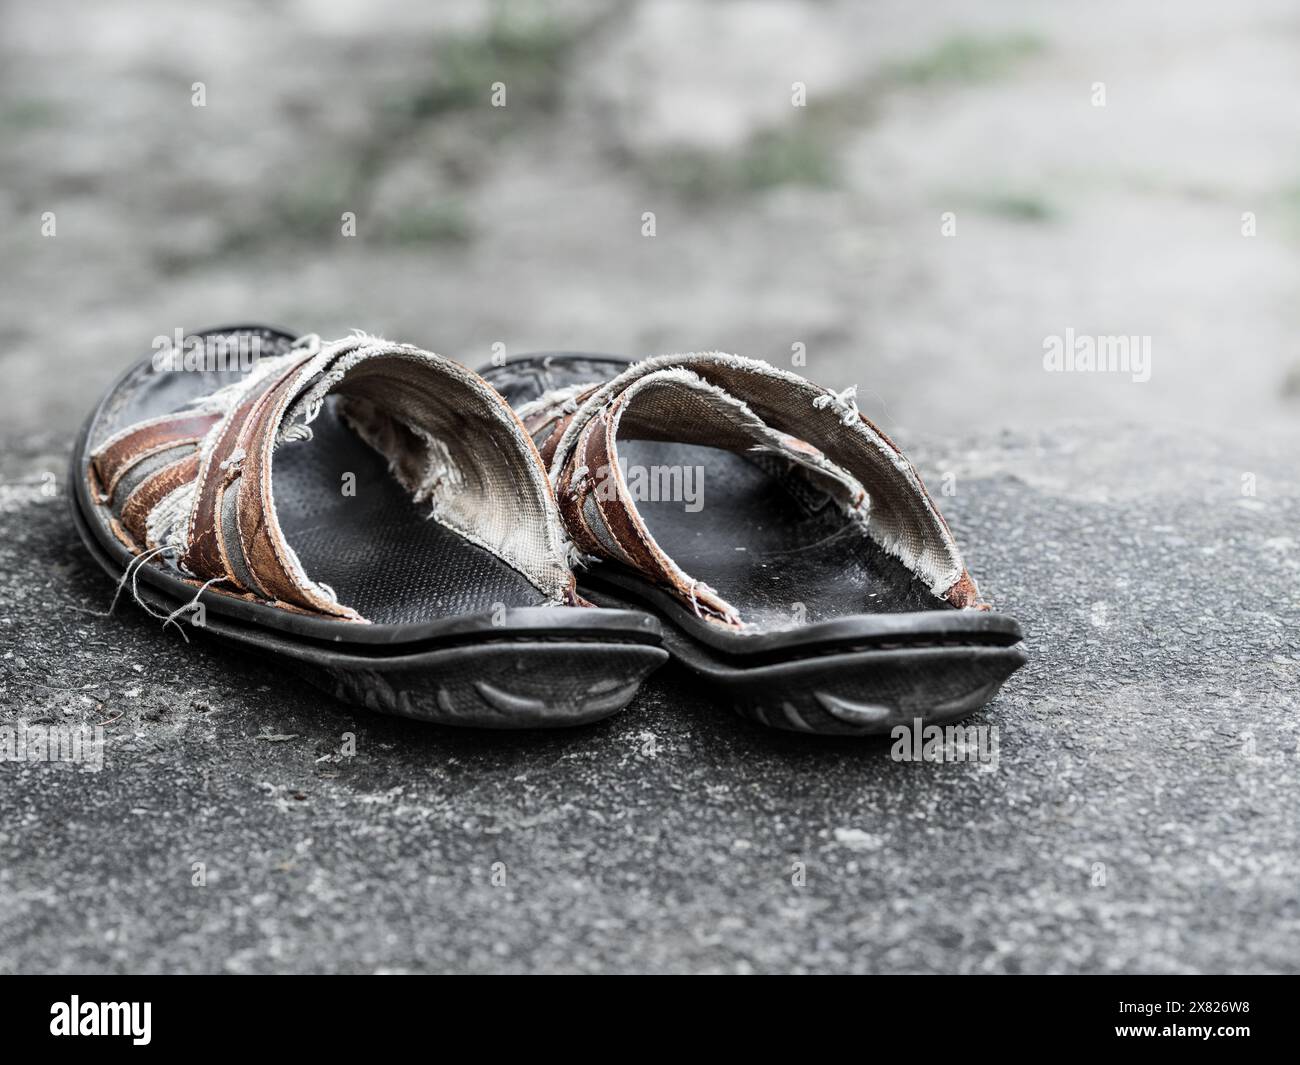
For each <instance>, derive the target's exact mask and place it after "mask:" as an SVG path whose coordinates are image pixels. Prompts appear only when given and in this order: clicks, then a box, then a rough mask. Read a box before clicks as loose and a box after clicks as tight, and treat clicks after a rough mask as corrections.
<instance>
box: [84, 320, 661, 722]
mask: <svg viewBox="0 0 1300 1065" xmlns="http://www.w3.org/2000/svg"><path fill="white" fill-rule="evenodd" d="M237 333H238V334H248V335H253V334H256V335H258V336H259V337H261V338H263V339H264V340H265V341H268V342H270V343H272V344H275V345H281V346H282V345H284V344H286V343H288V342H291V341H292V340H293V334H290V333H288V332H285V331H283V330H278V329H272V328H269V327H264V326H231V327H226V328H222V329H212V330H206V331H204V332H203V333H200V334H196V335H198V336H200V337H202V336H208V335H229V334H237ZM151 365H152V358H151V357H146V358H144V359H141V360H139V361H138V362H136V363H135V364H133V365H132V366H130V367H129V368H128V369H127V370H126V371H124V372H123V373H122V374H121V375H120V376H119V377H118V379H117V380H116V381H115V382H114V383H113V385H112V386H111V387H110V388H109V389H108V390H107V392H106V393H105V395H104V397H103V398H102V399H101V400H100V402H99V403H98V404H97V405H96V407H95V410H94V411H93V412H92V413H91V415H90V417H89V418H87V420H86V422H85V424H84V425H83V427H82V429H81V431H80V433H79V434H78V436H77V440H76V445H75V447H74V449H73V454H72V459H71V463H70V483H71V486H72V488H71V491H70V493H69V496H70V504H71V511H72V517H73V521H74V524H75V526H76V528H77V531H78V533H79V534H80V536H81V539H82V541H83V542H84V543H85V545H86V547H87V548H88V549H89V551H90V553H91V556H92V557H93V558H94V559H95V561H96V562H97V563H98V564H99V565H100V567H101V568H103V569H104V571H105V572H106V573H108V574H109V575H110V576H111V577H113V578H114V579H116V580H117V581H118V582H119V586H120V587H121V586H122V585H123V583H125V584H126V585H129V590H130V591H131V593H132V594H133V595H135V597H136V598H137V599H139V600H140V601H141V602H142V604H143V605H145V606H146V607H147V608H149V609H151V610H152V611H153V612H155V613H156V614H160V615H163V616H166V615H170V614H172V613H173V612H175V611H177V610H181V609H182V608H188V606H189V605H190V604H193V603H202V604H203V608H204V623H203V625H202V626H198V625H195V624H193V622H192V621H191V620H189V619H188V618H187V617H186V616H185V615H187V614H188V613H189V611H188V609H186V610H183V611H182V615H181V616H178V617H177V619H176V621H175V623H176V624H178V625H183V626H184V631H185V632H186V633H187V634H188V633H194V632H202V633H204V634H205V635H209V636H211V637H213V638H214V639H216V640H217V641H220V642H222V643H225V644H228V645H233V646H235V647H238V648H240V649H242V650H245V651H251V652H253V653H255V654H257V655H259V656H261V657H263V658H268V659H270V660H273V661H276V662H279V663H283V664H285V665H287V666H289V667H290V668H291V669H292V670H293V671H294V672H295V673H297V674H298V675H300V676H302V677H303V678H304V679H306V680H307V681H309V682H310V683H312V684H314V685H315V686H317V687H319V688H321V689H323V690H325V691H327V692H329V693H330V694H331V695H334V696H336V697H337V698H339V699H341V700H342V701H344V702H347V703H350V704H353V705H359V706H363V707H365V708H367V709H370V710H375V711H379V712H382V713H387V714H395V715H399V716H403V717H409V718H415V719H418V720H421V721H429V722H434V723H437V724H443V725H456V726H471V727H478V728H497V729H519V728H550V727H557V726H569V725H582V724H586V723H589V722H592V721H596V720H599V719H601V718H604V717H608V716H609V715H611V714H613V713H615V712H617V711H618V710H621V709H622V708H624V707H626V706H627V705H628V703H629V702H631V700H632V698H633V696H634V695H635V694H636V691H637V689H638V688H639V686H640V683H641V681H642V680H643V679H644V678H645V677H646V676H647V675H648V674H649V673H650V672H652V671H653V670H654V669H656V668H657V667H658V666H660V665H661V664H662V663H663V662H664V661H665V660H666V659H667V653H666V651H665V650H664V649H663V648H662V647H661V646H660V641H661V628H660V625H659V623H658V622H657V621H656V620H655V619H654V618H653V617H650V616H649V615H647V614H646V613H645V612H642V611H637V610H595V609H589V608H579V607H553V606H509V607H504V606H502V605H501V604H497V606H496V608H495V609H492V610H486V611H485V610H481V609H480V610H471V611H467V612H463V613H454V614H451V615H450V616H446V617H442V618H438V619H434V620H429V621H423V622H406V623H402V622H397V623H376V624H368V625H362V624H355V623H353V622H347V621H338V620H332V619H328V618H320V617H312V616H308V615H305V614H295V613H292V612H290V611H286V610H283V609H279V608H276V607H273V606H270V605H265V604H261V603H256V602H250V601H247V600H245V599H241V598H237V597H234V596H230V595H226V594H223V593H221V592H219V591H216V590H213V589H207V590H200V588H199V582H194V583H190V582H189V581H186V580H184V579H182V578H181V577H179V576H176V575H173V574H172V573H171V572H169V571H167V570H164V569H162V568H160V567H157V566H153V565H148V564H140V563H139V562H138V561H137V560H138V558H139V556H137V555H136V554H134V553H133V552H132V551H130V550H129V549H128V548H127V547H126V546H125V545H123V544H122V543H120V542H119V541H118V539H117V538H116V537H115V536H114V535H113V533H112V531H111V529H110V528H109V526H108V525H107V522H106V520H105V518H104V516H103V512H102V508H99V507H98V506H97V505H96V503H95V502H94V500H93V499H92V497H91V494H90V487H89V482H88V477H87V471H88V464H89V455H90V450H91V445H92V443H93V442H94V441H95V440H96V438H97V437H102V435H104V434H103V433H102V432H101V431H100V430H101V423H102V421H103V420H104V419H105V418H106V417H109V416H110V415H115V416H117V417H119V418H121V417H122V414H121V410H120V408H121V407H122V405H123V403H124V401H125V400H126V399H127V398H128V397H127V396H126V392H125V388H126V387H128V386H129V383H131V382H132V381H133V380H139V379H140V375H143V374H147V373H149V371H150V370H151ZM213 372H214V371H204V373H205V374H208V373H213ZM151 376H154V377H156V376H157V375H151ZM191 376H192V377H195V378H197V377H198V376H199V374H193V375H190V374H186V375H179V376H177V378H176V380H177V381H184V379H185V378H186V377H191ZM218 376H219V372H218ZM169 386H170V382H164V383H163V384H162V386H161V387H162V389H163V390H164V391H166V389H167V388H168V387H169ZM214 386H215V383H214V381H213V380H210V379H208V380H206V381H205V383H203V384H201V385H200V384H198V383H197V381H195V380H190V381H188V382H186V388H187V389H188V390H189V391H192V392H193V394H194V395H196V396H197V395H201V394H203V392H205V391H208V390H210V389H211V388H212V387H214ZM173 391H175V388H173ZM181 391H184V389H182V390H181ZM178 398H183V397H180V395H179V392H177V393H176V394H174V395H171V396H170V397H169V398H168V400H167V401H166V402H170V403H171V407H170V408H168V409H175V407H176V406H179V405H180V404H179V403H178V402H175V401H176V400H177V399H178ZM136 413H139V412H136ZM119 424H120V422H119ZM354 458H355V461H357V462H361V461H364V459H363V458H360V457H354ZM464 547H465V548H467V549H470V550H473V551H476V552H479V553H480V554H484V553H483V552H481V551H480V549H478V548H475V547H474V546H473V545H469V544H465V545H464ZM453 549H454V548H453ZM476 564H479V565H487V563H483V562H481V561H480V562H477V563H476ZM128 570H130V577H127V576H126V574H127V573H128Z"/></svg>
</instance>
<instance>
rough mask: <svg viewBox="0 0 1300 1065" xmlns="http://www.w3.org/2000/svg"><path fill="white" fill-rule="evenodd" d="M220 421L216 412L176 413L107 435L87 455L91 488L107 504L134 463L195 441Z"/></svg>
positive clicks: (219, 416) (195, 442)
mask: <svg viewBox="0 0 1300 1065" xmlns="http://www.w3.org/2000/svg"><path fill="white" fill-rule="evenodd" d="M220 420H221V415H219V414H196V413H194V412H192V411H190V412H180V413H176V414H164V415H162V416H161V417H158V418H150V419H149V420H148V421H144V422H138V423H136V424H135V425H131V426H128V427H127V428H126V429H124V430H122V432H120V433H117V434H116V435H114V436H112V437H110V438H109V439H108V440H106V441H105V442H104V443H103V444H101V445H100V446H99V447H98V448H97V449H96V451H95V453H94V455H92V456H91V460H90V469H91V475H92V488H93V489H94V490H95V497H96V498H97V499H98V500H99V501H100V502H101V503H111V502H112V501H113V492H114V490H115V489H116V488H117V484H118V482H119V481H120V480H121V479H122V477H123V475H124V474H126V473H127V472H128V471H129V470H130V469H131V468H132V467H133V466H135V465H136V463H138V462H140V461H141V460H143V459H146V458H148V457H149V456H150V455H156V454H158V453H159V452H160V451H166V450H167V449H169V448H173V447H177V446H179V445H182V444H197V443H198V442H199V441H200V440H202V439H203V438H204V437H205V436H206V435H207V434H208V432H209V430H211V428H212V427H213V426H214V425H216V424H217V422H219V421H220Z"/></svg>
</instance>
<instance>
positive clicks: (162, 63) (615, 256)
mask: <svg viewBox="0 0 1300 1065" xmlns="http://www.w3.org/2000/svg"><path fill="white" fill-rule="evenodd" d="M2 19H3V24H2V26H0V173H2V174H3V181H2V182H0V228H2V232H3V234H4V244H3V285H0V324H2V325H3V327H4V337H5V343H4V346H3V348H2V349H0V371H2V372H3V374H4V381H5V387H4V388H3V389H0V419H2V420H3V423H4V426H5V429H6V431H7V432H12V431H15V430H16V431H19V432H27V431H31V430H36V429H48V430H52V431H55V432H63V431H67V432H71V431H72V430H73V429H74V428H75V427H76V425H77V424H78V423H79V422H80V420H81V419H82V418H83V417H84V415H85V414H86V412H87V411H88V409H89V407H90V406H91V404H92V402H93V401H94V400H95V398H96V397H97V396H98V395H99V393H100V392H101V391H102V389H103V388H104V387H105V386H106V385H107V383H108V382H109V381H110V380H111V379H112V378H113V377H114V376H115V375H116V373H117V372H118V371H119V370H120V369H121V368H122V367H123V366H124V365H125V364H126V363H127V362H128V361H129V360H132V359H135V358H137V357H139V356H141V355H144V354H146V353H147V352H148V351H149V345H150V343H151V341H152V338H153V337H155V336H158V335H162V334H168V335H170V334H172V333H173V332H174V331H175V330H176V329H178V328H179V329H182V330H186V331H188V330H197V329H201V328H204V327H207V326H211V325H218V324H228V323H232V322H245V321H252V322H268V323H270V324H277V325H281V326H284V327H286V328H289V329H292V330H297V331H302V332H319V333H321V334H322V335H324V336H326V337H328V336H331V335H335V334H339V333H343V332H346V331H347V330H350V329H352V328H354V327H355V328H364V329H366V330H368V331H371V332H375V333H379V334H382V335H385V336H388V337H390V338H392V339H401V340H409V341H411V342H415V343H418V344H420V345H422V346H425V347H429V348H432V349H434V350H437V351H440V352H442V353H444V354H447V355H451V356H453V357H455V358H457V359H460V360H461V361H463V362H465V363H467V364H469V365H472V366H479V365H482V364H483V363H485V362H487V361H488V359H489V358H490V357H491V355H492V353H493V350H494V347H493V346H494V345H504V351H505V353H506V355H507V356H508V357H512V356H516V355H519V354H521V353H524V352H527V351H529V350H538V349H552V350H555V349H578V350H588V351H615V352H622V353H626V354H635V355H645V354H652V353H656V352H661V351H682V350H694V349H704V348H721V349H724V350H730V351H735V352H739V353H743V354H749V355H754V356H758V357H762V358H766V359H769V360H771V361H773V362H776V363H778V364H781V365H786V366H790V365H792V356H793V355H794V354H795V353H796V352H797V351H803V352H805V353H806V365H804V366H802V367H800V368H801V369H802V371H803V372H805V373H807V375H808V376H811V377H813V378H815V379H817V380H819V381H822V382H824V383H826V384H829V385H832V386H834V387H836V388H842V387H844V386H846V385H849V384H853V383H856V384H858V385H859V388H860V391H859V402H860V405H861V407H862V409H863V410H864V411H865V412H867V413H868V414H869V415H870V416H872V417H873V418H875V419H876V420H877V421H879V422H880V423H881V424H882V425H883V426H884V427H886V428H887V429H891V430H893V431H894V432H906V431H907V430H909V429H916V430H922V429H923V430H925V431H926V432H927V433H930V434H944V433H947V432H949V431H952V432H970V431H973V430H975V429H977V428H980V427H983V426H987V427H991V428H994V429H1000V428H1003V427H1014V428H1033V427H1036V426H1040V425H1044V424H1050V423H1055V422H1059V421H1061V420H1064V419H1080V418H1083V419H1107V420H1112V419H1120V420H1139V421H1143V422H1151V423H1154V422H1182V423H1185V424H1187V425H1189V426H1190V425H1197V426H1201V427H1209V428H1210V429H1211V430H1212V431H1223V432H1227V433H1240V432H1244V431H1252V430H1255V429H1257V428H1267V427H1270V426H1280V425H1283V424H1286V423H1294V421H1295V420H1296V416H1297V413H1298V412H1300V341H1298V340H1297V336H1298V335H1300V299H1297V293H1298V292H1300V285H1298V282H1300V269H1298V267H1297V250H1298V249H1300V138H1298V137H1297V136H1296V132H1297V119H1298V118H1300V62H1298V61H1297V53H1298V51H1300V10H1298V9H1297V8H1296V5H1295V4H1294V3H1288V2H1282V0H1279V2H1268V0H1240V2H1237V3H1233V4H1221V3H1210V2H1201V0H1190V2H1183V3H1178V4H1167V3H1133V2H1131V0H1126V2H1097V3H1090V4H1087V5H1081V4H1065V3H1058V4H1044V3H1041V2H1035V3H1031V2H1017V0H983V2H981V3H963V2H956V0H940V2H932V3H927V4H924V5H918V4H915V3H905V2H902V0H878V2H872V3H851V2H833V0H753V2H734V3H722V2H719V3H685V2H677V0H641V2H634V0H624V2H614V3H588V2H567V0H566V2H560V0H556V2H551V3H528V4H523V3H502V2H490V0H458V2H455V3H440V4H436V5H434V4H423V3H415V2H401V0H365V2H362V0H280V2H270V3H268V2H258V3H252V2H248V3H219V4H218V3H205V4H197V3H187V4H182V3H177V2H175V0H127V2H121V0H119V2H115V3H113V4H90V3H71V2H67V0H40V2H35V0H28V2H26V3H17V2H15V0H5V3H4V7H3V14H2ZM196 83H199V84H196ZM495 83H501V85H503V86H504V89H505V106H504V107H494V106H492V97H493V91H494V84H495ZM799 85H802V86H804V91H806V98H805V99H802V100H801V99H799V93H800V89H799V87H798V86H799ZM1099 86H1100V97H1099V93H1098V88H1099ZM197 103H201V104H202V106H196V104H197ZM799 103H803V104H804V106H798V104H799ZM647 212H649V213H652V214H653V219H654V235H653V236H650V235H646V233H645V229H646V214H647ZM346 213H351V214H352V215H354V216H355V235H345V233H344V229H345V225H344V221H343V216H344V215H345V214H346ZM946 215H947V216H949V223H950V224H949V225H948V226H947V227H946V228H947V229H948V230H949V232H947V233H945V231H944V230H945V225H944V220H945V216H946ZM954 226H955V231H953V230H954ZM1248 230H1253V235H1252V233H1251V232H1247V231H1248ZM1067 329H1072V330H1074V331H1075V333H1076V334H1092V335H1113V334H1116V335H1141V336H1149V337H1150V338H1151V350H1152V365H1151V378H1150V380H1149V381H1148V382H1146V383H1134V382H1133V380H1132V379H1131V377H1130V376H1129V375H1127V374H1093V375H1084V374H1054V373H1047V372H1045V371H1044V369H1043V351H1044V342H1045V338H1047V337H1050V336H1054V335H1062V334H1064V332H1065V331H1066V330H1067ZM1140 458H1141V456H1134V459H1135V461H1140Z"/></svg>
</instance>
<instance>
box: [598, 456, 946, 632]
mask: <svg viewBox="0 0 1300 1065" xmlns="http://www.w3.org/2000/svg"><path fill="white" fill-rule="evenodd" d="M618 449H619V457H620V459H625V460H626V462H627V468H628V469H629V471H631V470H633V469H634V468H635V467H638V466H639V467H642V468H644V469H646V470H648V471H651V470H653V468H654V467H655V466H670V467H677V468H679V469H683V468H685V467H696V468H697V469H696V470H695V472H694V474H693V476H694V478H695V482H694V485H693V487H694V488H696V489H697V490H702V491H700V494H699V495H698V496H695V501H694V502H691V503H690V504H689V505H688V502H687V501H685V500H682V499H675V500H664V499H660V500H657V501H656V500H648V499H637V500H636V506H637V509H638V511H639V512H640V514H641V516H642V519H643V520H644V521H645V524H646V528H647V529H648V530H649V532H650V535H651V536H653V537H654V539H655V541H656V542H657V543H658V544H659V546H660V547H661V548H662V549H663V550H664V552H665V553H667V554H668V555H669V557H671V558H672V559H673V560H674V561H675V562H676V563H677V564H678V565H679V566H680V567H681V568H682V570H683V571H685V572H686V573H687V574H689V575H690V576H691V577H693V578H695V579H696V580H700V581H703V582H704V583H705V584H708V585H709V586H710V587H711V588H713V589H714V590H715V591H716V592H717V593H718V594H719V595H720V596H721V597H722V598H723V599H725V600H726V601H727V602H729V603H730V604H731V605H732V606H733V607H735V608H736V609H737V611H738V612H739V613H740V616H741V618H742V619H743V620H744V621H745V622H746V623H747V624H748V625H749V626H751V627H752V629H751V631H760V632H762V631H779V630H784V629H793V628H797V627H799V626H802V625H805V624H808V623H811V622H818V621H826V620H829V619H831V618H838V617H846V616H850V615H857V614H872V613H905V612H914V611H922V610H951V609H952V607H950V606H949V605H948V604H947V603H946V602H944V601H943V600H941V599H938V598H936V597H935V596H934V595H933V594H932V593H931V592H930V591H929V589H928V588H927V587H926V586H925V584H924V583H923V582H922V581H921V580H919V579H918V578H917V577H916V576H915V574H913V573H912V572H911V571H910V570H909V569H908V568H907V567H906V566H904V565H903V564H902V563H901V562H900V561H899V560H898V559H896V558H893V557H892V556H890V555H888V554H886V553H885V551H884V550H883V549H882V548H881V547H880V546H879V545H878V544H876V543H875V541H873V540H871V539H870V538H869V537H868V536H867V534H866V533H865V531H864V530H863V529H862V527H861V526H860V525H858V524H857V523H856V522H854V521H852V520H851V519H850V518H848V517H847V516H846V515H845V514H844V512H843V511H842V510H841V509H840V507H839V505H838V504H837V503H836V502H835V501H834V500H833V499H831V498H830V497H829V496H828V495H827V494H826V493H824V492H822V491H821V490H820V489H819V488H817V487H816V485H814V484H813V483H812V482H811V480H810V479H809V478H808V477H807V476H806V475H805V474H804V472H803V470H802V468H800V467H798V466H795V465H793V464H791V463H788V462H786V461H785V460H782V459H775V458H773V459H768V458H766V457H763V458H759V457H756V456H749V455H739V454H734V453H732V452H730V451H721V450H718V449H716V448H708V447H700V446H699V445H693V444H675V443H662V442H659V441H648V440H620V441H619V443H618ZM629 480H631V478H629ZM682 483H688V482H687V480H686V477H685V476H684V475H683V477H682ZM697 504H698V509H695V510H693V508H694V507H695V506H696V505H697Z"/></svg>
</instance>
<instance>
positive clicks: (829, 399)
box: [812, 385, 862, 425]
mask: <svg viewBox="0 0 1300 1065" xmlns="http://www.w3.org/2000/svg"><path fill="white" fill-rule="evenodd" d="M812 404H813V406H814V407H816V408H817V409H818V410H824V409H825V408H827V407H834V408H835V409H836V410H838V411H839V412H840V421H841V422H843V423H844V424H845V425H852V424H853V423H854V422H855V421H857V420H858V419H859V418H861V417H862V415H861V413H860V412H859V411H858V386H857V385H849V387H848V388H846V389H844V390H843V391H841V392H827V393H826V394H825V395H824V396H817V397H815V398H814V399H813V401H812Z"/></svg>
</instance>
